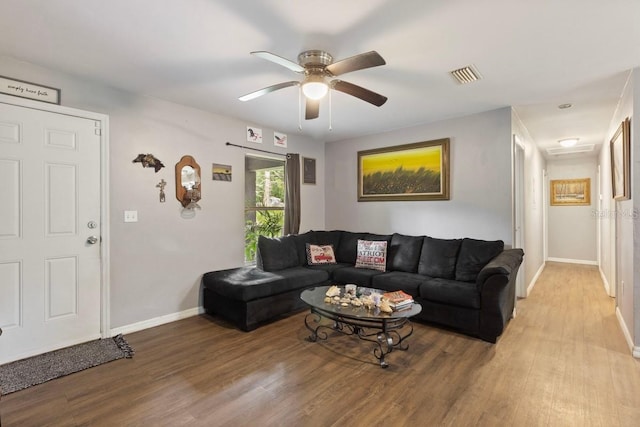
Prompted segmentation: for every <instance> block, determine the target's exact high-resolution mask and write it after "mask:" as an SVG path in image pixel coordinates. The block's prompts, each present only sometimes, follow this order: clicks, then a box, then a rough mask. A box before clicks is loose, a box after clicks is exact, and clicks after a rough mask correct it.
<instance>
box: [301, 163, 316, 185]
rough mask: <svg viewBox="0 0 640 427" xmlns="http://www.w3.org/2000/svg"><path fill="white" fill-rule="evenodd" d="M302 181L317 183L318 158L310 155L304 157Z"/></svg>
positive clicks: (304, 182)
mask: <svg viewBox="0 0 640 427" xmlns="http://www.w3.org/2000/svg"><path fill="white" fill-rule="evenodd" d="M302 183H303V184H315V183H316V159H312V158H310V157H303V158H302Z"/></svg>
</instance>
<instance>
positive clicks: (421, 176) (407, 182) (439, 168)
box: [358, 138, 449, 202]
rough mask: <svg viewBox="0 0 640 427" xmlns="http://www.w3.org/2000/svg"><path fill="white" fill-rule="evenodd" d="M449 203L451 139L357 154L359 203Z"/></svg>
mask: <svg viewBox="0 0 640 427" xmlns="http://www.w3.org/2000/svg"><path fill="white" fill-rule="evenodd" d="M408 200H449V138H443V139H436V140H433V141H424V142H416V143H412V144H405V145H397V146H394V147H384V148H375V149H372V150H364V151H358V201H359V202H374V201H408Z"/></svg>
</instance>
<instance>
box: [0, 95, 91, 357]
mask: <svg viewBox="0 0 640 427" xmlns="http://www.w3.org/2000/svg"><path fill="white" fill-rule="evenodd" d="M99 134H100V121H96V120H91V119H86V118H80V117H74V116H71V115H64V114H57V113H52V112H48V111H40V110H35V109H30V108H25V107H20V106H15V105H7V104H3V103H0V327H1V328H2V329H3V334H2V337H0V364H2V363H6V362H9V361H12V360H16V359H21V358H24V357H28V356H31V355H34V354H39V353H43V352H46V351H49V350H53V349H57V348H62V347H66V346H69V345H73V344H77V343H80V342H85V341H89V340H92V339H96V338H99V337H100V319H101V313H100V309H101V300H100V298H101V273H100V266H101V257H100V237H101V236H100V230H101V218H100V212H101V210H100V191H101V187H100V136H99Z"/></svg>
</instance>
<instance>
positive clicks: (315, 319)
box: [304, 310, 328, 342]
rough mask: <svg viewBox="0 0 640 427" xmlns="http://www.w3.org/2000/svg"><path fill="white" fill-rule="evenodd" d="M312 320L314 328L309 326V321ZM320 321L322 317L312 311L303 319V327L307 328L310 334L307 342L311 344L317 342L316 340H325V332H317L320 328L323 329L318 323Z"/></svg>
mask: <svg viewBox="0 0 640 427" xmlns="http://www.w3.org/2000/svg"><path fill="white" fill-rule="evenodd" d="M310 319H311V320H312V322H313V323H315V328H314V327H313V326H312V325H310V322H309V320H310ZM321 320H322V316H321V315H320V314H319V313H316V312H314V311H313V310H312V311H311V313H309V314H307V315H306V316H305V318H304V325H305V326H306V327H307V329H308V330H309V331H310V332H311V335H309V337H308V340H309V341H311V342H316V341H318V338H319V339H321V340H326V339H327V337H328V335H327V333H326V332H324V331H321V332H318V330H319V329H320V328H322V327H325V328H326V326H324V325H322V324H321V323H320V321H321Z"/></svg>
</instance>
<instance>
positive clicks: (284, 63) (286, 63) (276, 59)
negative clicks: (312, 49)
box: [251, 50, 304, 73]
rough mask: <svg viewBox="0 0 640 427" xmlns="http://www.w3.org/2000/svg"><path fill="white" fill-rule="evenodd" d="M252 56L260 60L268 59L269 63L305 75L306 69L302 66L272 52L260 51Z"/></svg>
mask: <svg viewBox="0 0 640 427" xmlns="http://www.w3.org/2000/svg"><path fill="white" fill-rule="evenodd" d="M251 55H254V56H257V57H258V58H262V59H266V60H267V61H271V62H274V63H276V64H278V65H282V66H283V67H286V68H288V69H290V70H291V71H295V72H296V73H304V67H303V66H302V65H300V64H296V63H295V62H293V61H289V60H288V59H287V58H283V57H281V56H278V55H276V54H273V53H271V52H267V51H264V50H258V51H256V52H251Z"/></svg>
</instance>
